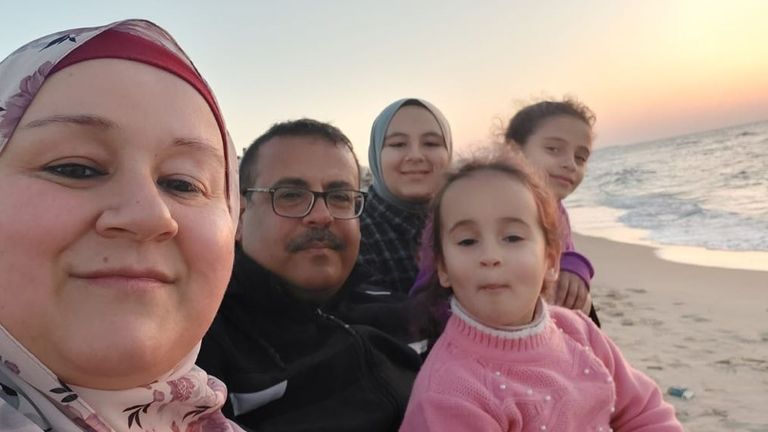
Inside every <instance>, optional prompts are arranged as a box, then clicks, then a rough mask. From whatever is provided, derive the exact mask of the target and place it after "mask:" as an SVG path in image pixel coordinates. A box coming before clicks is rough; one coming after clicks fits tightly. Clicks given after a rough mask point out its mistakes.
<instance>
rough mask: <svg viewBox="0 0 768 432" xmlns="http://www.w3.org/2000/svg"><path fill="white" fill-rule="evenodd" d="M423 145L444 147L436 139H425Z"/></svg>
mask: <svg viewBox="0 0 768 432" xmlns="http://www.w3.org/2000/svg"><path fill="white" fill-rule="evenodd" d="M424 145H425V146H427V147H444V144H443V143H441V142H438V141H427V142H425V143H424Z"/></svg>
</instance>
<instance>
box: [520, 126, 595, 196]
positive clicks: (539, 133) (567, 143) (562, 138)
mask: <svg viewBox="0 0 768 432" xmlns="http://www.w3.org/2000/svg"><path fill="white" fill-rule="evenodd" d="M522 152H523V154H524V155H525V157H526V159H528V161H529V162H530V163H531V164H532V165H533V166H535V167H537V168H539V169H542V170H544V172H545V173H546V175H547V182H548V184H549V187H550V189H551V190H552V191H553V192H554V194H555V196H556V197H557V198H558V199H561V200H562V199H565V198H566V197H567V196H568V195H570V194H571V193H572V192H573V191H574V190H576V188H577V187H578V186H579V184H581V181H582V180H583V179H584V173H585V172H586V169H587V160H589V155H590V153H591V152H592V130H591V128H590V127H589V125H588V124H586V123H584V121H582V120H579V119H578V118H576V117H573V116H569V115H559V116H555V117H550V118H548V119H546V120H544V121H542V122H541V124H540V125H539V126H538V127H537V128H536V130H535V131H534V132H533V134H531V136H530V137H529V138H528V141H527V142H526V143H525V144H524V145H522Z"/></svg>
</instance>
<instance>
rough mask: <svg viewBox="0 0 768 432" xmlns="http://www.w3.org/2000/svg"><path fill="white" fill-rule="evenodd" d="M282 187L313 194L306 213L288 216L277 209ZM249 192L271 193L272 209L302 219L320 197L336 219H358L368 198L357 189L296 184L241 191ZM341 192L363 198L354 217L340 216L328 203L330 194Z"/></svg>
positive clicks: (279, 214) (366, 194)
mask: <svg viewBox="0 0 768 432" xmlns="http://www.w3.org/2000/svg"><path fill="white" fill-rule="evenodd" d="M280 189H293V190H302V191H305V192H309V193H311V194H312V201H311V202H310V203H309V207H307V211H306V213H304V214H303V215H301V216H286V215H284V214H281V213H280V212H278V211H277V208H276V207H275V192H277V191H278V190H280ZM249 192H261V193H268V194H269V195H270V202H271V203H272V211H273V212H274V213H275V214H276V215H278V216H280V217H284V218H290V219H301V218H304V217H307V215H308V214H310V213H312V209H314V208H315V204H317V198H318V197H320V198H322V199H323V203H324V204H325V207H326V208H327V209H328V213H330V214H331V216H332V217H333V218H334V219H341V220H350V219H357V218H359V217H360V215H361V214H363V209H364V208H365V201H366V200H367V198H368V193H367V192H365V191H361V190H355V189H333V190H329V191H325V192H317V191H313V190H309V189H305V188H301V187H296V186H278V187H272V188H256V187H250V188H243V190H242V191H241V193H242V194H243V195H245V194H247V193H249ZM339 192H355V193H358V194H360V196H361V197H362V198H363V199H362V202H361V203H360V210H359V211H357V213H356V214H355V215H354V216H352V217H339V216H336V215H334V214H333V210H331V207H330V206H329V205H328V195H331V194H334V193H339Z"/></svg>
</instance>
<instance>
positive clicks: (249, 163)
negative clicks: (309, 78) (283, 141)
mask: <svg viewBox="0 0 768 432" xmlns="http://www.w3.org/2000/svg"><path fill="white" fill-rule="evenodd" d="M281 136H290V137H317V138H321V139H324V140H326V141H328V142H331V143H333V144H336V145H339V144H341V145H344V146H346V147H347V148H348V149H349V151H350V152H352V157H353V158H354V159H355V166H357V180H358V183H359V182H360V163H359V162H358V161H357V155H356V154H355V150H354V149H353V148H352V142H350V141H349V138H347V136H346V135H344V133H343V132H342V131H341V130H340V129H339V128H337V127H336V126H333V125H331V124H328V123H323V122H319V121H317V120H313V119H308V118H302V119H299V120H291V121H286V122H281V123H275V124H273V125H272V127H270V128H269V130H267V131H266V132H264V134H262V135H261V136H260V137H258V138H256V139H255V140H254V141H253V143H251V145H250V146H248V149H247V150H246V151H245V154H243V158H242V159H241V160H240V187H241V188H243V189H245V188H248V187H253V186H255V184H256V177H257V173H256V163H257V162H258V156H259V148H261V146H262V145H264V143H266V142H268V141H269V140H271V139H272V138H275V137H281Z"/></svg>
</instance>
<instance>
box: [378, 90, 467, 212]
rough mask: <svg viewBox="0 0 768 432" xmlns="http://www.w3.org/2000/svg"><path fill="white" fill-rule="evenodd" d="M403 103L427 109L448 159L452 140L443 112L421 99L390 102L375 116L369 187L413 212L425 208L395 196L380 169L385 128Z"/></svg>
mask: <svg viewBox="0 0 768 432" xmlns="http://www.w3.org/2000/svg"><path fill="white" fill-rule="evenodd" d="M404 105H417V106H422V107H424V108H425V109H426V110H427V111H429V112H430V113H432V115H433V116H434V117H435V119H436V120H437V124H439V125H440V129H441V131H442V132H443V138H444V139H445V147H446V148H447V149H448V158H449V159H450V157H451V154H452V152H453V142H452V140H451V127H450V126H449V125H448V120H446V119H445V116H443V113H441V112H440V110H439V109H437V107H435V106H434V105H432V104H431V103H429V102H427V101H425V100H423V99H415V98H406V99H400V100H398V101H395V102H392V103H391V104H389V106H387V107H386V108H384V111H382V112H381V114H379V115H378V117H376V120H374V121H373V126H372V127H371V143H370V145H369V146H368V166H369V167H370V169H371V174H372V175H373V184H372V185H371V187H372V188H373V190H374V191H376V193H377V194H378V195H379V196H381V197H382V198H383V199H384V200H385V201H387V202H389V203H391V204H393V205H395V206H397V207H400V208H402V209H405V210H409V211H414V212H423V211H424V210H425V208H424V205H423V204H418V203H413V202H408V201H405V200H402V199H400V198H398V197H396V196H395V195H394V194H393V193H392V192H391V191H390V190H389V188H388V187H387V185H386V183H384V173H383V172H382V171H381V151H382V149H383V148H384V138H385V137H386V136H387V129H389V123H390V122H391V121H392V118H393V117H394V116H395V114H396V113H397V111H398V110H399V109H400V108H402V107H403V106H404Z"/></svg>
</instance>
